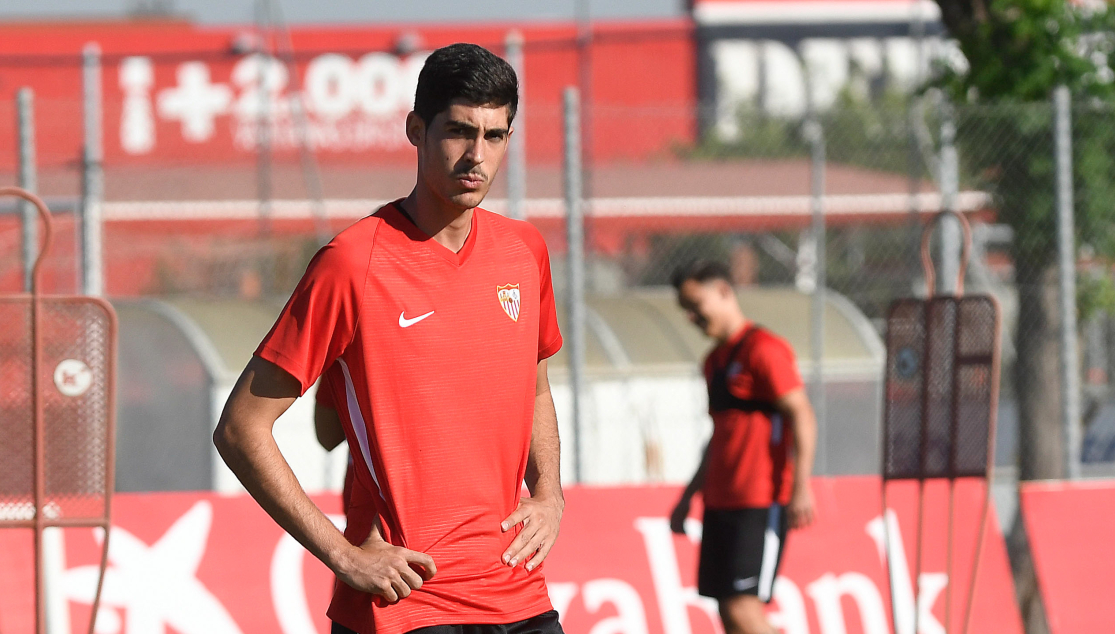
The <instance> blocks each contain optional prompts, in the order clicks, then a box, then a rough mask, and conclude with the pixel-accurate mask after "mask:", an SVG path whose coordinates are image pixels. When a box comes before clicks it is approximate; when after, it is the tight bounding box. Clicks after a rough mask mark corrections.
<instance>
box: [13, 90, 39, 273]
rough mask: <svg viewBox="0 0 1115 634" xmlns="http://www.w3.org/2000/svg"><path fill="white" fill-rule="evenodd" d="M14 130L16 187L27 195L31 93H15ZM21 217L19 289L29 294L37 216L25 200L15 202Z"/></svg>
mask: <svg viewBox="0 0 1115 634" xmlns="http://www.w3.org/2000/svg"><path fill="white" fill-rule="evenodd" d="M16 104H17V106H16V107H17V113H16V127H17V129H18V130H19V181H18V182H19V186H20V187H22V188H23V189H26V190H27V191H29V192H31V193H35V191H36V190H37V189H38V187H39V184H38V175H37V173H36V169H35V93H34V91H32V90H31V89H30V88H26V87H24V88H20V89H19V92H18V93H16ZM19 211H20V216H21V218H22V232H21V235H22V238H21V242H22V255H23V290H24V291H26V292H28V293H30V292H31V268H32V267H33V266H34V265H35V255H36V254H37V253H38V252H39V215H38V213H37V212H36V211H35V206H34V205H32V204H31V203H30V202H28V201H26V200H21V201H20V203H19Z"/></svg>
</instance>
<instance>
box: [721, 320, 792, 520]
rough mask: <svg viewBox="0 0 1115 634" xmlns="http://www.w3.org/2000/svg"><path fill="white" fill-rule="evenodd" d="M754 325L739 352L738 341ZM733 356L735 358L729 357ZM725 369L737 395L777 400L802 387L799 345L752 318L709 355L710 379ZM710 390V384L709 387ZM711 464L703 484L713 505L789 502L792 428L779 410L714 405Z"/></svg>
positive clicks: (730, 506) (762, 505)
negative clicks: (758, 325)
mask: <svg viewBox="0 0 1115 634" xmlns="http://www.w3.org/2000/svg"><path fill="white" fill-rule="evenodd" d="M752 330H754V332H752V333H751V334H750V335H749V336H748V339H747V341H745V342H744V343H743V346H742V347H741V348H739V350H738V352H737V354H735V355H734V356H732V352H733V350H735V349H736V348H737V346H738V344H739V343H740V342H741V341H742V340H743V338H744V336H745V335H747V334H748V332H749V331H752ZM730 356H732V358H729V357H730ZM722 371H726V373H727V380H728V391H729V392H730V393H731V394H732V395H733V396H735V397H738V398H741V399H746V400H752V401H761V402H765V403H769V404H771V405H773V403H774V402H775V401H776V400H778V399H779V398H781V397H783V396H785V395H786V394H788V393H789V392H791V391H793V390H795V389H798V388H800V387H802V380H801V375H800V374H799V373H798V369H797V364H796V362H795V361H794V351H793V348H791V347H790V344H789V343H787V342H786V341H785V340H784V339H782V338H781V337H779V336H777V335H775V334H774V333H771V332H770V331H768V330H766V329H764V328H756V327H755V326H754V325H752V324H748V325H746V326H744V327H743V328H742V329H741V330H740V331H739V332H738V333H736V335H735V336H733V337H732V338H731V339H730V340H728V341H727V342H724V343H722V344H720V345H718V346H717V347H716V348H714V349H713V350H712V351H711V352H710V353H709V355H708V357H707V358H706V359H705V367H704V372H705V380H706V381H708V382H710V383H711V381H712V380H713V377H714V376H715V375H716V374H718V373H720V372H722ZM710 392H711V390H710ZM709 414H710V415H711V416H712V423H713V430H712V439H711V440H710V441H709V448H708V452H709V462H708V470H707V471H706V473H705V484H704V488H703V490H702V495H703V497H704V503H705V506H706V507H708V508H714V509H737V508H766V507H769V506H770V505H771V504H773V503H775V502H776V501H777V502H778V503H779V504H783V505H784V504H788V503H789V502H790V496H791V494H792V493H793V491H792V489H793V484H794V464H793V455H792V451H791V450H792V447H793V443H794V439H793V429H792V428H791V427H790V426H789V425H784V424H783V421H782V417H781V416H780V415H778V414H768V413H766V412H762V411H754V412H748V411H741V410H739V409H728V410H724V411H719V412H717V411H712V409H711V407H710V411H709Z"/></svg>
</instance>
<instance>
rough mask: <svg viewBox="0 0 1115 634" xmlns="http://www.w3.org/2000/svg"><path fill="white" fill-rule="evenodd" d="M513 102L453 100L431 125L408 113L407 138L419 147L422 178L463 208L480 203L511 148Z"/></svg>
mask: <svg viewBox="0 0 1115 634" xmlns="http://www.w3.org/2000/svg"><path fill="white" fill-rule="evenodd" d="M507 116H508V107H507V106H499V107H493V106H473V105H468V104H464V103H460V102H453V103H451V104H450V106H449V108H447V109H446V110H444V111H443V112H440V113H438V115H437V116H436V117H434V119H433V121H431V122H430V125H428V126H427V125H426V124H425V122H424V121H422V119H421V117H419V116H418V115H417V114H415V113H413V112H412V113H410V114H409V115H408V116H407V137H408V138H409V139H410V142H411V144H413V145H414V147H416V148H417V149H418V177H419V178H420V179H421V180H422V181H423V184H424V185H425V186H426V187H427V188H428V189H429V190H430V191H431V192H433V193H434V194H435V195H436V196H438V197H439V198H441V199H443V200H444V201H446V202H447V203H449V204H451V205H453V206H455V207H459V208H461V209H470V208H472V207H476V206H477V205H479V204H480V201H482V200H484V197H485V196H487V195H488V190H489V189H490V188H491V186H492V181H493V180H494V179H495V177H496V172H497V171H499V166H500V163H501V162H502V161H503V155H504V154H505V153H506V152H507V138H508V137H509V136H510V135H511V126H510V125H509V123H508V121H507Z"/></svg>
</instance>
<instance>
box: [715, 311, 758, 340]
mask: <svg viewBox="0 0 1115 634" xmlns="http://www.w3.org/2000/svg"><path fill="white" fill-rule="evenodd" d="M749 323H751V322H749V321H747V317H744V316H743V314H740V315H739V316H738V317H735V318H733V319H732V321H731V323H730V324H728V327H727V328H725V329H724V332H725V333H726V334H725V335H724V338H723V339H720V340H719V341H718V342H717V343H728V342H729V341H731V340H732V339H735V338H736V337H737V336H738V335H739V333H741V332H743V329H744V328H747V325H748V324H749Z"/></svg>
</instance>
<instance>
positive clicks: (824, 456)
mask: <svg viewBox="0 0 1115 634" xmlns="http://www.w3.org/2000/svg"><path fill="white" fill-rule="evenodd" d="M805 132H806V137H807V139H808V140H809V145H810V148H811V150H812V152H811V154H812V156H811V161H810V167H809V176H810V208H811V210H812V222H811V224H810V233H811V234H812V237H813V253H814V255H813V267H814V273H813V274H814V284H813V294H812V300H811V301H810V304H809V348H810V352H811V361H812V362H813V376H812V377H811V383H812V388H813V389H812V391H813V394H812V398H811V399H810V400H811V401H812V405H813V411H814V412H815V414H816V417H817V453H816V457H815V466H816V473H818V474H823V473H827V470H828V434H827V432H826V427H827V425H825V375H824V365H825V363H824V362H825V284H826V282H827V280H826V279H825V268H826V267H825V206H824V196H825V131H824V128H822V127H821V124H820V122H818V121H817V120H816V119H811V120H810V121H809V122H808V123H806V128H805Z"/></svg>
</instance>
